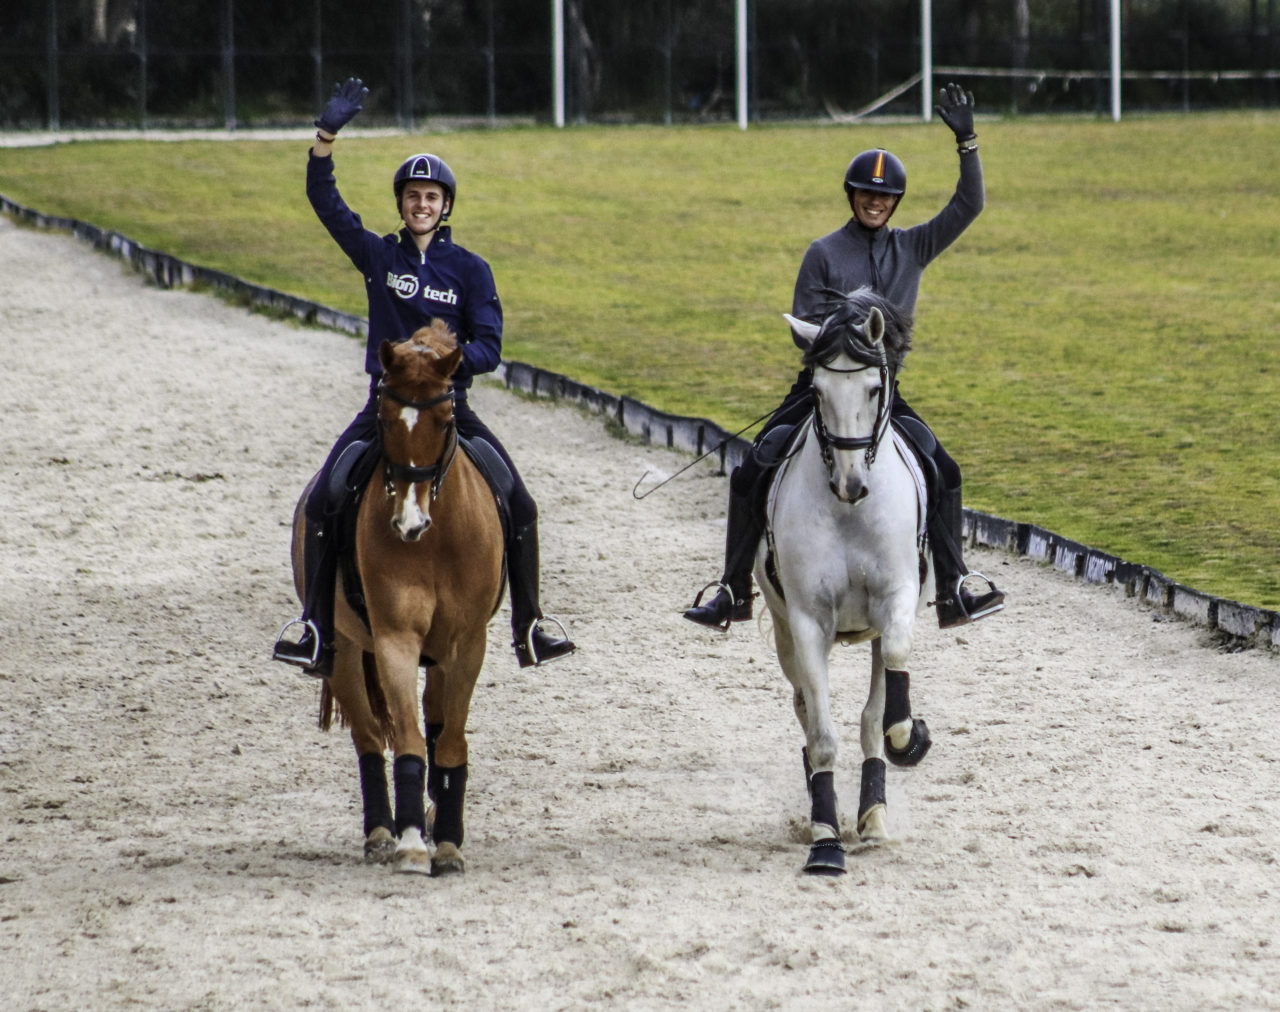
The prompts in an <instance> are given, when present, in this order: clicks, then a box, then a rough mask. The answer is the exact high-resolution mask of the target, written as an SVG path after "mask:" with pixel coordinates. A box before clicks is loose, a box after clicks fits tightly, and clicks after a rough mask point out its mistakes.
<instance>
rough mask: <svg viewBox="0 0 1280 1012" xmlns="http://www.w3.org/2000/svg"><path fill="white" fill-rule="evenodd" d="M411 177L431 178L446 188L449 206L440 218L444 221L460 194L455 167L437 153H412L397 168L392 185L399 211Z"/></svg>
mask: <svg viewBox="0 0 1280 1012" xmlns="http://www.w3.org/2000/svg"><path fill="white" fill-rule="evenodd" d="M411 179H429V180H431V181H432V182H433V183H439V184H440V186H441V187H443V189H444V195H445V196H446V197H448V198H449V207H448V208H447V209H446V210H445V212H444V213H443V214H441V215H440V220H441V221H444V220H445V219H446V218H448V217H449V215H450V214H452V213H453V205H454V202H455V201H456V200H457V194H458V181H457V180H456V179H455V178H454V176H453V169H451V168H449V166H448V165H446V164H445V162H444V159H442V158H440V157H439V156H437V155H427V154H423V155H411V156H410V157H408V158H406V159H405V160H404V161H403V162H401V163H400V168H398V169H396V175H395V179H394V180H392V187H393V189H394V190H395V193H396V210H397V211H399V210H400V196H401V194H403V193H404V188H405V185H406V184H407V183H408V182H409V180H411Z"/></svg>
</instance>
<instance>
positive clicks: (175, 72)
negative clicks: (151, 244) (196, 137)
mask: <svg viewBox="0 0 1280 1012" xmlns="http://www.w3.org/2000/svg"><path fill="white" fill-rule="evenodd" d="M1275 2H1276V0H1125V2H1123V3H1122V4H1121V7H1120V9H1121V15H1122V26H1123V41H1122V54H1121V56H1122V66H1123V70H1124V80H1123V101H1124V106H1125V108H1126V109H1169V108H1173V109H1193V108H1196V109H1199V108H1222V107H1229V106H1253V107H1275V106H1276V105H1277V102H1278V100H1280V71H1278V70H1277V67H1278V66H1280V45H1278V44H1277V39H1276V34H1275V28H1276V14H1275ZM563 3H564V15H565V16H564V27H565V32H564V57H565V58H564V67H565V108H566V113H567V118H568V120H569V121H570V122H620V121H643V122H668V123H670V122H688V121H699V120H708V119H711V120H716V119H732V118H733V117H734V114H735V101H736V100H735V93H734V85H735V66H736V51H735V45H734V34H735V20H734V19H735V4H734V3H733V2H732V0H703V2H692V0H690V2H683V3H681V2H676V0H631V2H628V3H626V4H616V3H606V2H604V0H595V2H593V0H563ZM552 7H553V4H552V0H543V2H536V3H529V2H528V0H383V2H382V3H373V4H365V5H363V6H360V7H356V6H353V5H351V4H350V3H347V2H339V0H252V2H250V0H205V2H203V3H196V2H193V0H43V2H35V0H27V2H20V3H18V4H17V5H16V6H15V5H13V4H9V5H5V7H4V8H3V12H0V126H3V127H10V128H13V127H22V128H35V129H39V128H47V127H51V128H58V127H63V128H77V127H95V126H96V127H101V126H108V127H115V126H123V127H143V128H147V127H164V126H200V127H208V126H215V127H223V126H225V127H229V128H234V127H250V126H275V125H286V124H288V125H292V124H298V123H306V122H309V121H310V119H311V118H312V117H313V116H314V115H315V112H316V110H317V109H318V107H319V106H320V105H321V104H322V103H323V101H324V99H325V98H326V97H327V95H328V91H329V89H330V88H331V87H332V84H333V82H334V81H337V80H341V79H343V78H345V77H347V76H348V75H356V76H360V77H362V78H364V79H365V80H366V82H367V83H368V84H369V85H370V87H371V94H370V98H369V102H368V104H367V106H366V113H365V116H364V118H363V122H364V123H366V124H369V125H378V124H382V125H398V126H411V125H412V124H413V122H414V121H415V120H417V119H424V118H467V119H477V118H478V119H482V120H483V119H488V120H498V119H502V120H508V119H512V118H524V119H536V120H547V119H549V118H550V117H551V110H552V102H553V97H552V81H553V70H552V55H551V54H552V48H553V45H552V26H551V21H552ZM747 9H748V12H749V15H748V24H747V37H748V64H749V74H748V81H749V85H748V90H749V96H748V110H749V115H750V117H751V118H752V119H755V120H763V119H780V118H810V117H824V116H836V117H839V116H842V115H847V114H850V113H853V112H856V111H859V110H864V109H867V108H875V109H877V110H878V111H880V112H887V113H897V114H903V115H914V114H916V113H917V112H918V110H919V108H920V97H919V92H918V88H915V89H913V88H910V87H903V85H904V84H906V83H907V82H910V81H911V80H912V77H913V75H915V74H917V73H918V72H919V70H920V63H921V59H920V56H921V54H920V38H921V24H920V18H921V13H920V6H919V5H918V4H915V3H902V2H901V0H863V2H859V3H853V2H850V0H749V3H748V8H747ZM932 11H933V17H932V39H933V46H932V48H933V59H934V62H935V64H936V70H935V74H939V73H941V74H948V75H953V76H958V77H960V78H961V79H963V80H964V81H965V83H966V85H967V86H968V87H970V88H971V89H972V90H973V91H974V92H975V93H976V94H977V97H978V101H979V103H980V105H981V106H982V107H984V108H987V109H999V110H1004V111H1009V112H1014V113H1020V114H1028V113H1038V112H1058V111H1071V112H1094V111H1102V110H1103V109H1104V108H1105V107H1106V106H1107V103H1108V95H1109V89H1110V69H1109V68H1110V61H1111V53H1110V45H1109V39H1110V4H1109V2H1108V0H1039V2H1037V3H1035V4H1034V5H1032V4H1031V3H1030V0H1000V2H999V3H996V2H994V0H992V2H988V0H933V3H932ZM887 96H891V97H887Z"/></svg>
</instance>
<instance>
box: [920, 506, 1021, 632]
mask: <svg viewBox="0 0 1280 1012" xmlns="http://www.w3.org/2000/svg"><path fill="white" fill-rule="evenodd" d="M963 522H964V521H963V517H962V515H961V509H960V490H959V489H958V488H949V489H947V490H946V491H944V492H943V493H941V495H939V497H938V502H937V504H936V506H935V508H934V510H933V512H932V513H931V514H930V516H929V548H930V550H931V551H932V552H933V577H934V584H935V587H936V590H937V598H938V600H937V607H938V626H939V628H942V629H950V628H953V627H954V626H960V625H965V624H966V623H969V622H974V621H977V620H978V619H980V618H985V617H986V616H987V615H991V614H993V613H994V612H997V611H999V610H1000V609H1001V608H1003V607H1004V594H1003V593H1002V592H1001V591H999V590H997V589H996V585H995V584H994V583H992V582H991V581H990V580H988V579H987V578H986V577H985V576H983V575H982V574H981V573H970V572H969V570H968V569H967V568H966V567H965V564H964V557H963V554H962V552H961V549H960V545H961V543H962V541H963V534H962V532H963V529H964V528H963ZM970 576H975V577H978V578H980V579H981V580H983V581H984V582H985V583H986V584H987V587H988V590H987V591H986V592H985V593H974V592H972V591H970V590H968V589H967V588H966V587H965V582H966V581H967V580H968V578H969V577H970Z"/></svg>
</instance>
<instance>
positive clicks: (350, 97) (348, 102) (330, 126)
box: [316, 77, 369, 134]
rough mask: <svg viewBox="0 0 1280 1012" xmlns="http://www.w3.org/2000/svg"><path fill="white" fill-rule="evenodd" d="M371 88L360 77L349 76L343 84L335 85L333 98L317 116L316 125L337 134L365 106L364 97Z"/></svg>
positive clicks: (327, 131)
mask: <svg viewBox="0 0 1280 1012" xmlns="http://www.w3.org/2000/svg"><path fill="white" fill-rule="evenodd" d="M367 94H369V89H368V88H366V87H365V86H364V82H363V81H362V80H360V78H358V77H348V78H347V79H346V81H345V82H344V83H342V84H335V85H334V86H333V98H331V99H329V103H328V105H326V106H325V107H324V111H323V112H322V113H320V115H319V116H318V117H317V118H316V126H318V127H319V128H320V129H321V130H323V131H324V132H325V133H330V134H336V133H337V132H338V131H339V130H341V129H342V128H343V127H344V126H346V125H347V124H348V123H350V122H351V120H353V119H354V118H355V115H356V113H358V112H359V111H360V110H361V109H363V108H364V97H365V96H366V95H367Z"/></svg>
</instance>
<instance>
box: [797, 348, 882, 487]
mask: <svg viewBox="0 0 1280 1012" xmlns="http://www.w3.org/2000/svg"><path fill="white" fill-rule="evenodd" d="M815 368H817V369H825V370H826V371H827V372H834V373H842V374H849V373H855V372H866V371H867V370H868V369H877V368H878V369H879V370H880V394H879V397H878V400H877V402H876V423H875V426H874V427H873V428H872V430H871V435H869V436H833V435H832V434H831V432H830V430H829V429H828V428H827V426H826V423H825V422H823V420H822V401H821V399H820V398H819V397H818V395H817V394H818V392H817V390H815V391H814V398H813V431H814V433H815V434H816V435H817V437H818V446H819V447H820V448H821V450H822V461H823V463H824V464H826V465H827V470H828V471H831V470H833V469H834V468H835V459H834V458H833V457H832V455H831V451H832V449H836V450H866V451H867V467H870V466H871V465H872V464H874V463H875V462H876V452H877V451H878V450H879V449H880V440H881V439H883V438H884V434H885V431H886V430H887V429H888V427H889V405H890V393H889V390H890V388H891V384H890V382H889V381H890V379H891V374H890V372H889V365H888V363H887V362H885V361H884V358H883V354H882V357H881V360H880V363H879V365H860V366H858V367H857V368H854V369H833V368H832V367H831V366H829V365H817V366H815Z"/></svg>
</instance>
